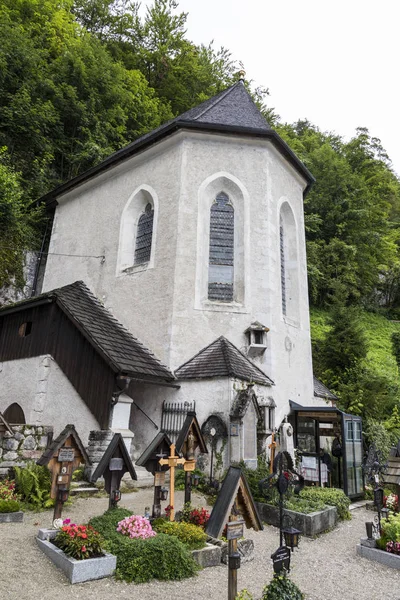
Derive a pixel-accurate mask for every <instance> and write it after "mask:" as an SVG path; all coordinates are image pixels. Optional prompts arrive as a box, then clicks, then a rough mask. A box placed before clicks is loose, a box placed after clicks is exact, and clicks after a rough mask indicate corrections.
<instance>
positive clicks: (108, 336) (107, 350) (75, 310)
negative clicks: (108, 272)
mask: <svg viewBox="0 0 400 600" xmlns="http://www.w3.org/2000/svg"><path fill="white" fill-rule="evenodd" d="M45 302H56V303H57V305H58V306H59V307H60V308H61V310H62V311H63V312H64V313H65V314H66V315H67V316H68V317H69V318H70V319H71V321H72V322H73V323H74V324H75V326H77V327H78V329H79V330H80V331H81V333H82V334H83V335H84V336H85V338H86V339H87V340H88V341H89V342H90V343H91V344H92V346H93V347H94V348H95V349H96V350H97V351H98V352H99V353H100V354H101V355H102V357H103V359H104V360H105V361H106V362H107V363H108V364H109V365H110V367H111V368H112V369H113V371H115V372H116V373H120V374H121V375H127V376H130V377H137V378H141V379H147V380H160V379H161V380H164V381H172V380H173V379H175V378H174V375H173V373H172V372H171V371H170V370H169V369H168V367H166V366H165V365H163V363H162V362H161V361H159V360H158V359H157V358H156V357H155V356H154V354H152V353H151V352H150V350H148V349H147V348H146V347H145V346H143V344H141V343H140V342H139V340H137V339H136V338H135V337H133V335H132V334H131V333H129V331H128V330H127V329H125V327H123V325H121V323H120V322H119V321H117V319H116V318H115V317H113V315H112V314H111V313H110V312H109V311H108V310H107V309H106V308H105V307H104V306H103V305H102V304H101V302H100V301H99V300H98V299H97V298H96V296H94V294H92V292H91V291H90V289H89V288H88V287H87V286H86V285H85V284H84V283H83V281H75V283H71V284H69V285H66V286H64V287H61V288H58V289H55V290H51V291H49V292H45V293H44V294H41V295H40V296H36V297H34V298H30V299H29V300H23V301H22V302H18V303H16V304H13V305H11V306H6V307H4V308H2V309H0V316H2V315H3V314H7V313H11V312H16V311H17V310H23V309H25V307H27V306H33V305H36V304H43V303H45Z"/></svg>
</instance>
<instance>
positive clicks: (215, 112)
mask: <svg viewBox="0 0 400 600" xmlns="http://www.w3.org/2000/svg"><path fill="white" fill-rule="evenodd" d="M179 129H192V130H198V131H213V132H215V133H225V134H230V135H234V134H236V135H242V136H243V135H244V136H251V137H258V138H268V139H269V140H270V141H271V143H272V144H273V145H274V146H275V147H276V148H277V150H278V151H279V152H280V153H281V154H282V155H284V157H285V158H286V159H287V160H288V161H289V162H290V163H291V164H292V166H293V167H294V168H295V169H296V170H297V171H298V172H299V173H300V174H301V175H302V176H303V177H304V179H305V180H306V181H307V182H308V186H307V189H308V188H309V187H310V186H311V184H312V183H313V182H314V177H313V176H312V175H311V173H310V172H309V171H308V169H307V168H306V167H305V166H304V165H303V163H302V162H301V161H300V160H299V159H298V158H297V156H296V155H295V154H294V152H293V151H292V150H291V149H290V148H289V146H288V145H287V144H286V142H284V141H283V140H282V138H281V137H280V136H279V135H278V134H277V133H276V131H274V130H273V129H272V128H271V127H270V125H269V124H268V123H267V121H266V120H265V118H264V117H263V115H262V114H261V112H260V111H259V109H258V108H257V106H256V105H255V104H254V102H253V100H252V98H251V96H250V94H249V93H248V91H247V90H246V88H245V86H244V84H243V81H238V82H237V83H235V84H234V85H232V86H231V87H229V88H227V89H226V90H224V91H222V92H220V93H219V94H217V95H216V96H213V97H212V98H209V99H208V100H205V101H204V102H202V103H201V104H199V105H198V106H195V107H194V108H191V109H190V110H188V111H186V112H184V113H183V114H181V115H179V116H177V117H175V119H172V120H171V121H168V122H167V123H164V124H163V125H161V126H160V127H157V129H154V130H153V131H150V132H149V133H146V134H145V135H142V136H141V137H140V138H138V139H137V140H135V141H134V142H132V143H131V144H129V145H128V146H125V148H122V149H121V150H118V151H117V152H114V154H111V155H110V156H109V157H108V158H106V160H104V161H103V162H101V163H100V164H98V165H96V166H95V167H92V168H91V169H89V170H88V171H85V172H84V173H82V174H81V175H78V176H77V177H74V178H73V179H71V180H70V181H67V182H66V183H64V184H62V185H60V186H59V187H57V188H56V189H55V190H52V191H51V192H49V193H48V194H46V195H45V196H43V197H42V198H41V199H40V200H41V201H43V202H46V203H47V205H48V206H52V205H53V206H54V205H56V203H57V197H58V196H61V195H62V194H65V193H66V192H69V191H70V190H72V189H74V188H75V187H77V186H78V185H80V184H82V183H83V182H85V181H87V180H89V179H91V178H92V177H95V176H96V175H98V174H99V173H101V172H103V171H106V170H107V169H109V168H111V167H112V166H115V165H116V164H118V163H120V162H122V161H124V160H126V159H127V158H130V157H131V156H133V155H135V154H136V153H137V152H140V151H143V150H145V149H146V148H148V147H149V146H151V145H153V144H155V143H157V142H159V141H161V140H162V139H163V138H165V137H167V136H168V135H171V134H172V133H174V132H176V131H178V130H179Z"/></svg>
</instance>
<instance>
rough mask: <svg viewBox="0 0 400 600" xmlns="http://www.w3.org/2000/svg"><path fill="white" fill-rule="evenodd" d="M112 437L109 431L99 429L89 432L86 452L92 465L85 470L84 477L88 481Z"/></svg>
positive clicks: (112, 433) (112, 434)
mask: <svg viewBox="0 0 400 600" xmlns="http://www.w3.org/2000/svg"><path fill="white" fill-rule="evenodd" d="M113 436H114V432H113V431H111V429H99V430H96V431H91V432H90V434H89V445H88V447H87V449H86V450H87V453H88V456H89V458H90V461H91V463H92V464H91V465H90V466H87V467H86V468H85V477H86V478H87V479H90V476H91V475H92V473H94V471H95V470H96V467H97V465H98V464H99V462H100V460H101V459H102V457H103V454H104V452H105V451H106V450H107V448H108V446H109V444H110V442H111V440H112V438H113Z"/></svg>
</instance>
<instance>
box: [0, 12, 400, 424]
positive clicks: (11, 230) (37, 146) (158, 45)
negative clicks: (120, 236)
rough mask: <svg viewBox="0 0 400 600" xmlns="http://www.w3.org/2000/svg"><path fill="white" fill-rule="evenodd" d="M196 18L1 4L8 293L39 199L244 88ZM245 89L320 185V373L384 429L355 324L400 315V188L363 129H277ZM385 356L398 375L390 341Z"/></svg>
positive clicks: (30, 240)
mask: <svg viewBox="0 0 400 600" xmlns="http://www.w3.org/2000/svg"><path fill="white" fill-rule="evenodd" d="M186 20H187V14H186V13H184V12H180V10H179V6H178V3H177V2H176V0H154V1H153V4H152V5H150V6H149V7H148V8H147V10H146V13H145V14H144V16H143V17H142V16H140V14H139V2H135V1H134V0H3V1H2V3H1V5H0V148H1V150H0V242H1V243H0V287H2V286H3V285H12V286H15V287H16V288H22V287H23V283H24V282H23V271H22V266H23V257H24V250H25V249H31V250H32V249H36V250H37V249H38V248H39V246H40V240H41V238H42V234H43V226H44V225H43V215H42V212H41V210H40V209H38V208H37V207H34V205H33V204H32V201H33V200H36V199H37V198H38V197H40V196H41V195H43V194H44V193H46V192H47V191H49V190H50V189H51V188H53V187H55V186H56V185H58V184H60V183H62V182H64V181H66V180H68V179H70V178H71V177H74V176H76V175H78V174H80V173H82V172H83V171H85V170H87V169H89V168H90V167H93V166H94V165H96V164H98V163H99V162H100V161H102V160H104V159H105V158H106V157H107V156H108V155H110V154H111V153H112V152H114V151H116V150H117V149H119V148H121V147H123V146H124V145H126V144H128V143H130V142H132V141H133V140H135V139H136V138H137V137H138V136H140V135H142V134H143V133H146V132H148V131H149V130H151V129H153V128H155V127H157V126H158V125H160V124H161V123H163V122H165V121H166V120H168V119H170V118H172V117H174V116H176V115H177V114H179V113H182V112H184V111H185V110H188V109H190V108H191V107H193V106H195V105H197V104H198V103H200V102H201V101H203V100H206V99H207V98H209V97H210V96H212V95H214V94H216V93H218V92H219V91H221V90H222V89H224V88H225V87H227V86H228V85H230V84H232V83H233V82H234V81H235V80H236V79H237V73H238V65H237V64H236V63H235V61H233V60H232V57H231V54H230V52H229V51H228V50H227V49H225V48H220V49H216V48H214V47H213V45H212V44H208V45H207V44H203V45H196V44H194V43H193V42H191V41H190V40H189V39H188V37H187V34H186V31H185V27H186ZM246 86H247V87H248V89H249V90H250V91H251V93H252V95H253V98H254V100H255V101H256V102H257V104H258V106H259V107H260V109H261V111H262V112H263V114H264V115H265V116H266V118H268V119H269V121H270V122H271V123H272V124H273V125H274V126H275V128H276V129H277V131H278V133H279V134H280V135H281V136H282V137H283V139H284V140H285V141H286V142H287V143H288V144H289V146H290V147H291V148H292V149H293V150H294V151H295V152H296V154H297V155H298V156H299V158H300V159H301V160H302V161H303V162H304V164H305V165H306V166H307V168H308V169H309V170H310V171H311V173H312V174H313V175H314V177H315V178H316V183H315V184H314V185H313V186H312V188H311V190H310V192H309V193H308V194H307V196H306V198H305V205H304V208H305V225H306V244H307V257H308V275H309V290H310V299H311V304H312V306H313V307H315V308H316V309H319V310H322V309H324V310H328V311H331V313H332V314H331V323H330V325H329V324H328V325H327V326H326V333H327V339H326V340H324V339H318V340H316V339H315V340H314V342H315V344H314V349H313V350H314V351H313V355H314V363H315V370H316V374H317V376H319V377H320V378H321V379H322V381H323V382H324V383H325V384H326V385H328V387H331V388H332V389H333V390H334V391H335V392H336V393H337V395H338V396H339V398H340V406H341V407H342V408H344V409H345V410H348V411H351V412H353V413H356V414H361V415H362V416H363V417H364V418H365V419H367V420H380V421H382V422H385V423H386V421H387V420H388V419H390V418H391V411H392V410H393V409H394V407H396V406H397V408H400V406H399V400H400V395H399V391H398V385H397V370H396V375H395V377H393V378H391V377H390V376H389V375H388V371H386V369H384V368H383V369H382V368H380V367H378V366H377V363H371V362H370V360H369V357H370V355H371V347H372V345H373V344H374V342H373V340H371V339H368V338H366V339H363V335H362V331H361V332H360V329H362V325H363V323H362V319H361V320H360V319H358V321H359V324H358V325H357V323H356V320H357V319H356V318H355V313H356V312H357V311H359V310H360V308H362V309H368V310H370V311H375V312H379V313H383V312H384V311H386V314H387V315H388V316H391V318H394V319H396V318H398V317H399V315H400V252H399V246H400V181H399V179H398V177H397V176H396V175H395V173H394V172H393V170H392V168H391V163H390V159H389V158H388V156H387V155H386V153H385V150H384V149H383V148H382V145H381V143H380V141H379V139H377V138H374V137H371V135H370V134H369V132H368V130H367V129H366V128H359V129H357V131H356V133H355V136H354V137H353V138H352V139H351V140H350V141H344V140H343V139H342V138H341V137H340V135H337V134H334V133H329V132H322V131H320V130H319V129H318V127H317V126H315V125H313V124H311V123H309V122H308V121H299V122H297V123H294V124H285V123H280V122H279V118H278V117H277V115H276V114H275V113H274V111H273V109H271V108H270V107H267V106H266V105H265V99H266V96H267V94H268V91H267V90H266V89H263V88H257V89H251V82H250V83H249V82H246ZM339 303H340V304H339ZM349 307H355V308H353V310H352V311H348V310H347V309H348V308H349ZM371 318H372V317H371ZM388 323H389V322H388ZM360 324H361V327H360ZM388 327H391V325H388ZM382 328H383V325H382ZM393 333H395V336H394V337H393V350H394V355H395V356H397V360H399V356H400V354H399V352H400V351H399V340H398V335H399V332H398V331H397V332H396V331H393ZM396 335H397V338H396ZM396 340H397V341H396ZM396 344H397V345H396ZM374 347H375V348H376V349H377V344H376V343H375V346H374ZM396 348H397V349H396ZM379 352H380V354H381V355H383V353H386V355H387V357H388V361H390V360H393V361H394V362H393V365H395V364H396V363H395V359H394V358H393V357H392V354H391V352H392V349H391V348H389V347H388V346H387V345H386V343H385V346H382V347H381V349H380V351H379ZM377 353H378V351H377ZM382 363H383V361H382ZM391 368H392V367H391V366H390V368H389V370H390V369H391ZM385 426H386V424H385ZM388 426H389V427H391V428H392V429H391V431H392V432H393V431H397V424H396V423H391V424H389V425H388ZM393 435H394V434H393Z"/></svg>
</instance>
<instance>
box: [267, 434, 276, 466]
mask: <svg viewBox="0 0 400 600" xmlns="http://www.w3.org/2000/svg"><path fill="white" fill-rule="evenodd" d="M277 445H278V444H277V443H276V441H275V433H273V434H272V435H271V443H270V445H269V446H268V448H269V449H270V450H271V455H270V463H269V472H270V474H271V475H272V473H273V472H274V460H275V450H276V447H277Z"/></svg>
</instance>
